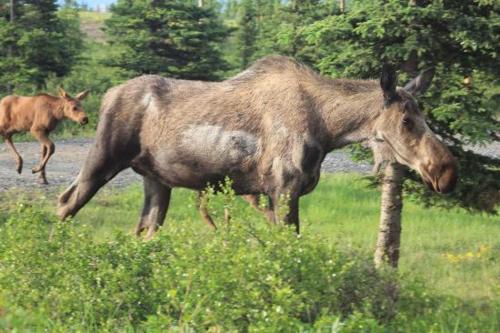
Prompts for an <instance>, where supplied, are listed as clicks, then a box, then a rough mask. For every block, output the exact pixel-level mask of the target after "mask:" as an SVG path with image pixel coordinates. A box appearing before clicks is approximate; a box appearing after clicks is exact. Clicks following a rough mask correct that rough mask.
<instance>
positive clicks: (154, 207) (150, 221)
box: [135, 177, 172, 239]
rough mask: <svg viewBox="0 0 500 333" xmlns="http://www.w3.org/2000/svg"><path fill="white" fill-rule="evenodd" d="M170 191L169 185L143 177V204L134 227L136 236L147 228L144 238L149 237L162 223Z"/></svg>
mask: <svg viewBox="0 0 500 333" xmlns="http://www.w3.org/2000/svg"><path fill="white" fill-rule="evenodd" d="M171 193H172V189H171V188H170V187H168V186H165V185H163V184H160V183H159V182H158V181H156V180H154V179H152V178H148V177H144V206H143V207H142V213H141V217H140V219H139V223H138V224H137V227H136V229H135V234H136V235H137V236H140V234H141V233H142V231H144V230H146V229H147V234H146V239H151V238H152V237H153V235H154V233H155V232H156V230H158V228H160V227H161V226H162V225H163V222H164V221H165V216H166V214H167V210H168V206H169V203H170V195H171Z"/></svg>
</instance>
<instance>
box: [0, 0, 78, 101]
mask: <svg viewBox="0 0 500 333" xmlns="http://www.w3.org/2000/svg"><path fill="white" fill-rule="evenodd" d="M14 4H15V7H14V9H15V10H14V13H15V20H14V22H11V21H10V6H8V5H7V3H6V2H4V4H2V5H0V82H1V84H0V93H5V92H6V91H7V90H8V87H9V86H10V88H11V89H15V90H16V91H19V92H34V91H36V89H40V88H41V87H43V86H44V85H45V82H46V80H47V78H48V77H49V76H50V75H56V76H58V77H61V76H64V75H66V74H68V73H69V71H70V70H71V68H72V66H73V65H74V64H75V62H76V61H77V58H78V53H79V51H80V50H81V46H82V44H81V43H82V37H81V33H80V30H79V24H78V14H77V12H76V11H75V10H74V9H71V8H65V9H63V10H59V11H58V9H57V2H56V1H55V0H43V1H32V0H15V1H14Z"/></svg>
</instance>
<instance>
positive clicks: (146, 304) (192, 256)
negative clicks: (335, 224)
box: [0, 206, 395, 332]
mask: <svg viewBox="0 0 500 333" xmlns="http://www.w3.org/2000/svg"><path fill="white" fill-rule="evenodd" d="M233 222H234V223H233V224H232V225H231V226H230V228H229V227H228V226H226V227H222V228H221V230H219V231H218V232H216V233H213V234H200V232H197V230H196V229H197V228H195V227H189V226H188V227H175V226H172V227H170V226H169V227H168V230H163V231H162V232H160V233H159V234H158V235H157V237H155V239H153V240H152V241H149V242H144V241H140V240H136V239H134V238H132V237H130V236H126V235H123V234H118V235H116V237H115V238H113V239H110V240H108V241H106V242H100V243H99V242H95V241H91V239H92V237H91V235H90V233H91V230H90V229H88V228H77V227H76V226H75V225H72V224H71V223H55V219H54V217H53V216H51V215H48V214H47V213H43V212H41V211H40V210H38V209H34V208H31V207H26V206H20V208H19V209H18V210H17V211H16V212H13V213H11V214H10V216H9V217H6V218H4V220H3V221H0V227H1V229H0V234H1V235H2V238H1V241H0V308H3V309H4V310H3V312H4V313H5V314H4V316H5V317H4V318H3V320H4V322H3V324H4V325H7V323H9V322H10V324H9V325H13V324H14V323H16V322H17V321H16V319H15V318H19V316H21V318H23V317H28V318H25V320H23V321H21V323H22V325H28V326H27V327H26V326H20V327H24V328H25V329H27V328H29V327H33V326H30V325H35V326H36V325H40V326H39V327H38V328H40V329H42V328H43V329H48V330H52V331H53V330H64V328H69V327H73V328H75V327H81V329H83V330H88V331H93V330H96V329H100V330H113V331H114V330H121V329H126V328H134V329H140V330H148V331H149V330H160V329H161V330H165V329H173V328H179V329H187V328H191V329H194V330H195V331H204V330H207V329H212V330H219V331H254V332H256V331H287V332H289V331H298V330H300V329H306V328H307V327H310V328H312V327H314V326H315V325H316V328H318V329H319V328H320V327H321V326H323V327H327V328H330V327H333V326H332V325H340V324H341V323H342V325H346V323H349V322H351V323H358V322H363V323H364V322H369V323H370V325H379V324H378V321H377V320H381V319H384V318H388V317H389V316H391V315H392V314H393V312H394V309H393V304H392V303H391V301H390V297H387V295H388V291H390V290H392V288H393V286H394V285H395V280H394V279H392V278H390V277H389V276H388V275H386V274H384V273H383V272H377V271H376V270H374V268H373V266H372V264H371V260H370V259H369V257H368V256H366V255H364V254H360V253H356V252H348V251H339V250H338V249H336V247H335V246H334V245H332V244H328V243H327V242H325V241H324V240H322V239H320V238H317V237H313V236H307V235H306V236H300V237H298V236H296V235H295V234H294V233H293V232H291V231H290V230H288V229H280V228H270V227H262V228H258V227H255V226H254V225H252V223H247V224H243V223H239V222H237V221H236V219H235V220H233ZM16 314H17V315H16ZM37 317H40V318H42V317H45V318H48V319H49V320H45V321H37V320H36V318H37ZM0 318H2V316H1V314H0ZM9 318H10V319H9ZM349 318H351V319H349ZM0 323H1V322H0ZM30 323H31V324H30ZM33 323H35V324H33ZM36 323H38V324H36ZM0 327H1V326H0ZM344 327H346V328H347V326H344Z"/></svg>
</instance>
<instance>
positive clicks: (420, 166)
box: [373, 66, 457, 193]
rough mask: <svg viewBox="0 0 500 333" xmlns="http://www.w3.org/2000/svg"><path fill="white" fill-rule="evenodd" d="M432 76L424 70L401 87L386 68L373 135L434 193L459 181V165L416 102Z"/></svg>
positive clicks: (445, 189) (452, 186) (427, 86)
mask: <svg viewBox="0 0 500 333" xmlns="http://www.w3.org/2000/svg"><path fill="white" fill-rule="evenodd" d="M433 76H434V71H433V70H426V71H423V72H422V73H420V75H418V76H417V77H416V78H415V79H413V80H412V81H410V82H409V83H408V84H407V85H406V86H404V87H402V88H401V87H397V77H396V73H395V72H394V70H392V68H391V67H389V66H384V68H383V70H382V77H381V80H380V85H381V88H382V92H383V96H384V106H383V111H382V112H381V113H380V116H379V117H377V119H376V121H375V125H374V127H373V131H374V133H373V135H374V137H375V140H377V141H379V142H384V144H386V145H387V146H388V147H389V149H390V150H391V152H392V154H393V155H394V158H395V159H396V161H397V162H399V163H401V164H404V165H406V166H408V167H410V168H412V169H414V170H416V171H417V172H418V173H419V174H420V175H421V177H422V179H423V180H424V182H425V183H426V184H427V185H429V186H430V187H431V188H432V189H433V190H434V191H436V192H439V193H447V192H450V191H452V190H453V189H454V188H455V185H456V182H457V162H456V160H455V158H454V157H453V155H452V154H451V153H450V151H449V150H448V148H447V147H446V146H445V145H444V144H443V143H442V142H441V141H440V140H439V139H438V138H437V136H436V135H435V134H434V132H432V131H431V129H430V128H429V126H428V125H427V124H426V122H425V117H424V115H423V114H422V112H421V111H420V109H419V107H418V104H417V102H416V100H415V97H417V96H418V95H420V94H422V93H424V92H425V91H426V90H427V88H429V86H430V84H431V81H432V78H433Z"/></svg>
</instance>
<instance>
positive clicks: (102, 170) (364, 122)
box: [59, 56, 457, 237]
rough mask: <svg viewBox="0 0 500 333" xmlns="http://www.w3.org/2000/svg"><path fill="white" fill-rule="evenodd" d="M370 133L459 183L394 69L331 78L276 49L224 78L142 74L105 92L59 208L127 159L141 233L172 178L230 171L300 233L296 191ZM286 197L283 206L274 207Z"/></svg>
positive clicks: (440, 186) (404, 158)
mask: <svg viewBox="0 0 500 333" xmlns="http://www.w3.org/2000/svg"><path fill="white" fill-rule="evenodd" d="M427 76H428V75H427ZM431 78H432V77H431ZM417 79H418V80H416V81H417V82H416V83H415V82H413V81H412V85H410V86H408V90H409V91H412V92H413V91H414V92H418V91H419V90H425V89H423V88H424V87H427V86H428V84H427V83H430V80H428V79H427V77H426V76H423V77H421V76H419V77H418V78H417ZM424 79H425V80H424ZM381 86H382V89H381ZM405 89H406V87H405ZM403 119H405V120H404V121H403ZM408 119H409V120H411V122H412V129H411V130H410V129H408V128H407V126H406V125H405V124H406V123H408V121H407V120H408ZM403 123H405V124H403ZM375 139H376V140H378V141H385V142H386V144H388V145H389V146H390V147H392V148H391V149H393V150H395V151H394V153H395V155H396V158H397V159H398V161H401V162H402V163H404V164H406V165H408V166H410V167H413V168H415V169H417V170H418V171H419V172H420V173H421V174H422V176H423V177H424V179H425V180H426V181H429V182H431V183H432V184H433V186H434V189H435V190H437V191H441V192H446V191H449V190H451V189H452V188H453V187H454V184H455V181H456V178H457V177H456V164H455V160H454V158H453V156H451V154H450V153H449V151H448V150H447V148H446V147H445V146H444V145H443V144H442V143H441V142H439V140H438V139H437V138H436V136H435V135H434V134H433V133H432V132H431V131H430V130H429V128H428V127H427V125H426V124H425V121H424V117H423V115H422V114H421V113H420V111H418V107H417V104H416V102H415V101H414V99H413V97H412V96H411V95H410V94H409V93H408V92H406V90H404V89H403V88H397V89H396V83H395V74H394V73H391V72H389V71H387V70H385V71H384V75H383V76H382V79H381V83H380V84H379V83H377V82H376V81H370V80H368V81H367V80H332V79H328V78H324V77H322V76H320V75H318V74H316V73H315V72H313V71H312V70H310V69H309V68H307V67H305V66H303V65H301V64H299V63H297V62H295V61H293V60H291V59H289V58H285V57H279V56H273V57H267V58H264V59H262V60H260V61H258V62H257V63H256V64H254V65H253V66H252V67H250V68H249V69H248V70H246V71H244V72H242V73H241V74H239V75H237V76H236V77H234V78H232V79H229V80H227V81H224V82H220V83H212V82H197V81H184V80H172V79H166V78H162V77H159V76H141V77H138V78H136V79H133V80H130V81H128V82H126V83H124V84H122V85H120V86H117V87H115V88H113V89H111V90H110V91H109V92H108V93H107V94H106V96H105V97H104V99H103V102H102V108H101V116H100V122H99V126H98V130H97V135H96V144H95V145H94V147H92V148H91V150H90V152H89V156H88V158H87V160H86V162H85V165H84V166H83V168H82V170H81V171H80V174H79V175H78V177H77V179H76V180H75V182H74V183H73V184H72V185H71V186H70V187H69V188H68V189H67V190H66V191H65V192H64V193H63V194H62V195H61V196H60V199H59V214H60V216H61V218H63V219H64V218H65V217H66V216H69V215H74V214H76V212H78V210H79V209H80V208H81V207H82V206H83V205H84V204H85V203H86V202H87V201H88V200H90V198H91V197H92V196H93V195H94V194H95V192H96V191H97V190H98V189H99V188H100V187H101V186H103V185H104V184H105V183H106V182H108V181H109V180H110V179H111V178H113V177H114V176H115V175H116V174H117V173H118V172H120V171H121V170H123V169H125V168H128V167H132V168H133V169H134V170H135V171H136V172H138V173H139V174H141V175H143V176H144V179H145V182H144V189H145V202H144V207H143V212H142V216H141V219H140V222H139V225H138V228H137V231H138V233H140V232H141V231H142V230H143V229H148V235H147V237H151V236H152V235H153V233H154V231H155V230H156V229H157V228H158V227H159V226H160V225H162V223H163V219H164V217H165V213H166V210H167V208H168V200H169V198H170V192H171V189H172V188H173V187H186V188H190V189H194V190H202V189H204V188H205V187H206V186H207V184H215V185H216V184H218V183H219V182H221V181H223V180H224V178H225V177H230V178H231V179H232V181H233V188H234V190H235V192H236V193H237V194H241V195H245V194H247V195H256V194H261V193H262V194H266V195H268V196H269V197H270V199H271V201H272V209H273V212H274V214H273V219H274V221H281V220H284V221H285V222H286V223H290V224H293V225H295V227H296V229H297V231H298V230H299V218H298V201H299V198H300V196H301V195H304V194H306V193H309V192H310V191H312V190H313V189H314V187H315V186H316V184H317V182H318V180H319V176H320V165H321V162H322V161H323V158H324V156H325V154H326V153H328V152H329V151H331V150H333V149H336V148H340V147H343V146H345V145H347V144H349V143H352V142H360V141H365V140H375ZM280 203H283V204H285V205H286V206H287V209H288V214H287V215H286V216H280V215H279V214H280V212H283V209H282V208H281V209H280V207H279V206H280Z"/></svg>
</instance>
